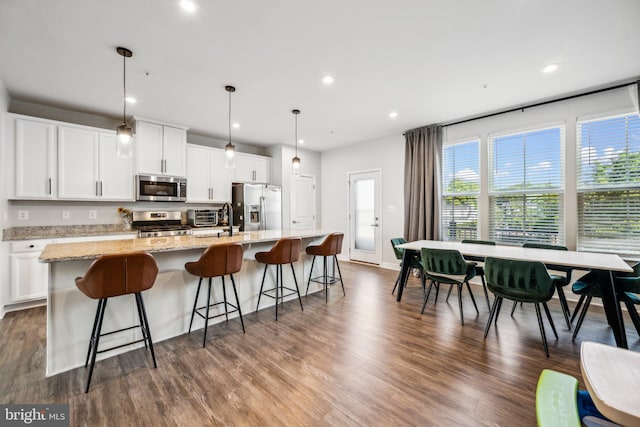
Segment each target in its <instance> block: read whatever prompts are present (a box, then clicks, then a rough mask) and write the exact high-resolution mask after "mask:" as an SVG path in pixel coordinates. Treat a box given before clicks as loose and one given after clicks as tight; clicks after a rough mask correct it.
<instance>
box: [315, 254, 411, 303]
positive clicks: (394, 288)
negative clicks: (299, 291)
mask: <svg viewBox="0 0 640 427" xmlns="http://www.w3.org/2000/svg"><path fill="white" fill-rule="evenodd" d="M315 263H316V256H315V255H314V256H313V259H312V260H311V268H310V269H309V280H307V292H305V294H304V296H305V297H306V296H307V295H309V285H310V284H311V275H312V274H313V264H315ZM303 279H304V277H303ZM399 280H400V275H398V278H397V279H396V284H395V285H394V286H393V291H391V294H392V295H393V293H394V292H395V291H396V286H398V281H399Z"/></svg>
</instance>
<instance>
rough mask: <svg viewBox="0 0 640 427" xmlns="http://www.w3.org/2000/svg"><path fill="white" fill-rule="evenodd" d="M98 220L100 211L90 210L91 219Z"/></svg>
mask: <svg viewBox="0 0 640 427" xmlns="http://www.w3.org/2000/svg"><path fill="white" fill-rule="evenodd" d="M97 218H98V211H94V210H90V211H89V219H97Z"/></svg>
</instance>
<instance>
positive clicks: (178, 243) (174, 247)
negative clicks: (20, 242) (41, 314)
mask: <svg viewBox="0 0 640 427" xmlns="http://www.w3.org/2000/svg"><path fill="white" fill-rule="evenodd" d="M327 234H329V232H327V231H323V230H316V229H314V230H263V231H251V232H242V233H239V234H234V235H233V236H221V237H217V236H216V235H211V236H208V235H191V236H174V237H146V238H133V239H125V240H104V241H96V242H80V243H54V244H50V245H47V246H46V247H45V248H44V250H43V251H42V253H41V254H40V258H39V260H40V262H45V263H52V262H64V261H74V260H81V259H93V258H97V257H99V256H102V255H109V254H119V253H126V252H149V253H154V252H171V251H183V250H190V249H204V248H207V247H209V246H212V245H222V244H224V243H229V242H236V243H241V244H243V245H249V244H252V243H262V242H274V241H276V240H278V239H280V238H283V237H300V238H302V239H307V238H315V237H321V236H325V235H327Z"/></svg>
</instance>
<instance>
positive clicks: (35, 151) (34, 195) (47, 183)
mask: <svg viewBox="0 0 640 427" xmlns="http://www.w3.org/2000/svg"><path fill="white" fill-rule="evenodd" d="M13 120H14V126H13V127H12V128H13V130H14V137H15V145H14V147H15V197H16V198H21V199H54V198H55V197H56V191H55V190H56V126H55V124H53V123H51V122H49V121H41V120H38V119H33V120H31V119H26V118H15V119H13Z"/></svg>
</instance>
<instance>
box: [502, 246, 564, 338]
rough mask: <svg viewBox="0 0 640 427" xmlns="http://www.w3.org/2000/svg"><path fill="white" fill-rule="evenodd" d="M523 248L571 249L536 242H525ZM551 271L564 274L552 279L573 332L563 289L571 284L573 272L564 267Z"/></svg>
mask: <svg viewBox="0 0 640 427" xmlns="http://www.w3.org/2000/svg"><path fill="white" fill-rule="evenodd" d="M522 247H523V248H534V249H550V250H555V251H568V250H569V249H568V248H567V247H566V246H560V245H549V244H546V243H535V242H524V243H523V244H522ZM549 268H550V269H552V270H556V271H562V272H564V274H565V275H564V276H558V275H555V274H552V275H551V277H552V278H553V279H554V282H555V286H556V292H557V293H558V299H559V300H560V307H561V308H562V314H563V315H564V320H565V322H566V323H567V328H568V329H569V330H571V320H570V319H569V316H570V315H571V311H570V310H569V304H567V298H566V296H565V295H564V291H563V289H562V288H563V287H564V286H567V285H568V284H569V283H570V282H571V272H572V271H573V269H572V268H570V267H563V266H549ZM516 305H517V303H515V302H514V303H513V307H512V308H511V315H512V316H513V312H514V311H515V309H516Z"/></svg>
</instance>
